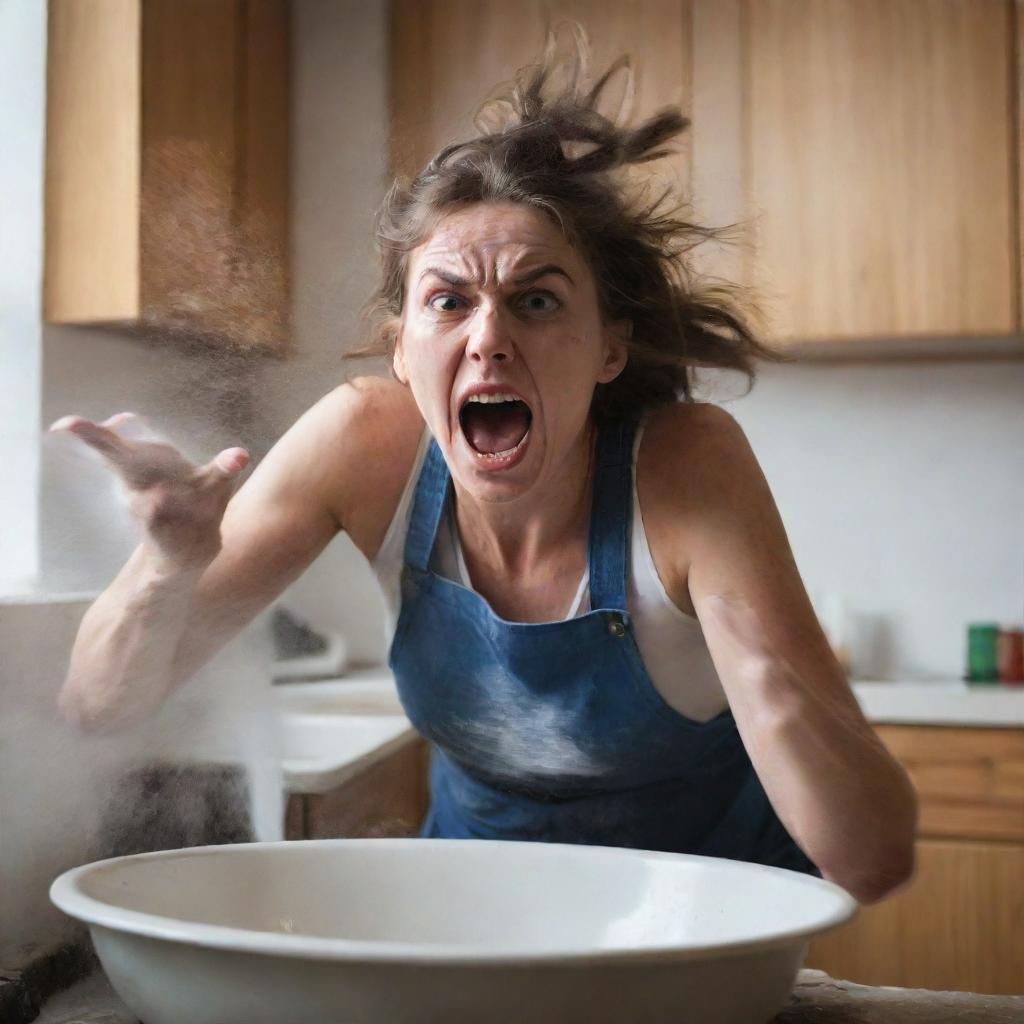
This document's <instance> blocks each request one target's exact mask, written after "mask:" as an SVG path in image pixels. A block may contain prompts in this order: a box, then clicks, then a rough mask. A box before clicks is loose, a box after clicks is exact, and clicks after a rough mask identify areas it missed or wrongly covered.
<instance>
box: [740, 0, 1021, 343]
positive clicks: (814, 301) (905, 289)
mask: <svg viewBox="0 0 1024 1024" xmlns="http://www.w3.org/2000/svg"><path fill="white" fill-rule="evenodd" d="M744 10H745V18H746V23H745V25H744V26H743V37H744V40H745V41H746V50H747V53H748V55H749V60H748V66H747V69H746V74H747V83H746V85H747V88H746V101H747V110H746V117H747V118H748V123H749V136H748V140H747V141H748V151H747V154H746V158H747V161H748V167H747V168H746V175H747V181H748V183H749V202H750V213H751V214H753V215H754V216H755V217H756V221H755V223H754V226H753V229H754V251H755V256H754V261H753V273H752V275H751V277H752V282H753V283H754V284H755V285H757V286H758V287H759V288H762V289H764V290H765V291H766V292H767V293H768V294H769V297H770V296H772V295H777V296H779V297H780V298H781V299H782V301H780V302H779V303H778V304H777V306H776V316H777V334H778V337H779V338H780V339H785V340H796V339H812V340H813V339H821V340H825V341H841V340H843V339H859V338H870V337H882V338H884V337H893V338H896V337H899V336H907V335H956V336H966V335H1000V334H1002V335H1008V334H1013V333H1014V332H1015V330H1016V328H1017V309H1016V301H1017V299H1016V278H1017V273H1018V268H1017V261H1016V252H1015V244H1016V243H1015V237H1014V236H1015V222H1016V206H1017V197H1016V188H1017V185H1016V181H1015V175H1014V161H1015V154H1014V145H1015V143H1014V132H1013V114H1014V108H1013V102H1012V93H1013V88H1014V67H1013V33H1014V11H1013V5H1012V3H1009V2H1007V0H970V2H969V3H960V2H952V3H950V2H949V0H748V2H746V3H745V4H744Z"/></svg>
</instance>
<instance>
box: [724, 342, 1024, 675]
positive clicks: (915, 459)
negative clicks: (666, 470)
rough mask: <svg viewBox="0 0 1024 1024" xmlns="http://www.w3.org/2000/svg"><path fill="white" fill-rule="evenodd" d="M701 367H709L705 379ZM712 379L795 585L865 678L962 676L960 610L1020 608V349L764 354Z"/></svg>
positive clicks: (1016, 614) (989, 615)
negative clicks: (982, 356)
mask: <svg viewBox="0 0 1024 1024" xmlns="http://www.w3.org/2000/svg"><path fill="white" fill-rule="evenodd" d="M709 380H710V378H709ZM737 390H738V389H737V388H736V386H735V383H734V382H729V381H727V379H719V380H718V381H717V382H710V383H709V384H708V386H707V388H706V392H705V393H706V394H707V396H708V397H710V398H712V399H717V400H722V402H723V404H724V405H725V407H726V408H727V409H729V411H730V412H731V413H732V414H733V415H734V416H736V418H737V419H738V420H739V422H740V423H741V424H742V426H743V427H744V429H745V431H746V433H747V436H748V437H749V439H750V441H751V444H752V445H753V448H754V450H755V452H756V453H757V455H758V457H759V459H760V461H761V464H762V466H763V468H764V471H765V475H766V476H767V478H768V482H769V484H770V485H771V487H772V489H773V491H774V493H775V497H776V501H777V502H778V505H779V508H780V510H781V512H782V516H783V520H784V522H785V524H786V528H787V530H788V531H789V536H790V541H791V543H792V545H793V549H794V552H795V554H796V558H797V562H798V565H799V566H800V569H801V572H802V574H803V576H804V581H805V583H806V584H807V587H808V590H809V591H810V592H811V593H812V595H813V596H814V597H815V598H816V599H819V600H820V601H821V603H825V602H824V600H823V599H824V597H825V595H828V594H836V595H841V596H842V598H843V599H844V601H845V604H846V606H847V609H848V612H849V615H850V618H851V620H852V621H851V623H850V634H851V636H852V638H853V640H854V641H855V643H856V644H857V650H856V651H855V652H854V653H855V665H854V668H855V669H856V670H857V673H858V674H859V675H860V676H862V677H865V678H872V677H874V678H929V677H933V676H938V677H945V678H959V677H961V676H962V673H963V669H964V664H965V651H966V644H965V636H966V625H967V623H969V622H977V621H997V622H1018V623H1019V622H1021V621H1022V620H1024V362H1019V361H1018V362H972V363H916V364H914V363H903V364H876V365H858V366H852V365H851V366H838V365H830V366H799V365H797V366H793V365H784V366H770V367H767V368H765V369H764V370H763V371H762V374H761V378H760V380H759V382H758V383H757V384H756V385H755V387H754V389H753V391H752V392H751V393H750V394H749V395H748V396H746V397H743V398H739V399H736V400H729V395H730V393H731V394H733V395H735V394H736V392H737Z"/></svg>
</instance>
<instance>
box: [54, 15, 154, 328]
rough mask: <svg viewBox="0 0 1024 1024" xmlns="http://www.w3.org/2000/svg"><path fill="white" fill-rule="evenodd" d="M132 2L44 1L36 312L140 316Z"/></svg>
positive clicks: (74, 319) (63, 318)
mask: <svg viewBox="0 0 1024 1024" xmlns="http://www.w3.org/2000/svg"><path fill="white" fill-rule="evenodd" d="M140 31H141V7H140V0H51V3H50V8H49V40H48V53H47V73H46V86H47V100H46V198H45V203H46V221H45V253H44V283H43V318H44V320H46V321H47V322H49V323H97V322H105V321H110V320H133V319H135V318H136V317H137V316H138V313H139V303H140V298H139V229H138V224H139V201H140V200H139V189H140V162H139V137H140V130H141V124H140V106H139V93H138V80H139V68H140V61H141V37H140Z"/></svg>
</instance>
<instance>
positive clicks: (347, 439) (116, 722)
mask: <svg viewBox="0 0 1024 1024" xmlns="http://www.w3.org/2000/svg"><path fill="white" fill-rule="evenodd" d="M381 383H382V384H384V382H381ZM385 392H386V389H385ZM380 393H381V388H378V387H373V386H371V387H368V388H366V387H364V388H360V387H353V386H352V385H345V386H343V387H340V388H338V389H336V390H335V391H333V392H331V393H330V394H329V395H327V396H326V397H325V398H323V399H322V400H321V401H320V402H319V403H317V405H315V406H314V407H313V408H312V409H310V410H309V411H308V412H307V413H305V414H304V415H303V416H302V417H301V418H300V419H299V420H298V422H297V423H296V424H295V425H294V426H293V427H292V428H291V429H290V430H289V431H288V432H287V433H286V434H285V435H284V437H282V438H281V440H280V441H279V442H278V443H277V444H276V445H275V446H274V448H273V449H272V451H271V452H270V453H269V454H268V455H267V456H266V458H265V459H263V461H262V462H261V463H260V465H259V466H258V467H257V469H256V470H255V471H254V472H253V474H252V476H251V477H250V479H249V480H247V481H246V483H245V485H244V486H243V487H241V488H240V489H239V490H238V492H237V493H236V494H235V495H234V496H233V497H231V491H232V489H233V483H234V481H233V477H234V476H235V475H236V474H237V472H239V471H240V469H241V468H243V467H244V465H245V463H246V461H247V455H246V453H245V452H244V451H243V450H242V449H229V450H227V451H225V452H221V453H220V455H218V456H217V457H216V458H215V459H214V460H213V461H212V462H211V463H209V464H208V465H207V466H205V467H202V468H201V469H196V468H195V467H192V466H191V465H189V464H188V463H186V462H185V461H184V459H182V458H181V456H180V455H178V453H177V452H175V451H174V450H173V449H171V448H169V446H165V445H153V444H151V443H141V442H133V441H129V440H126V439H124V438H123V437H121V436H120V435H118V434H117V432H116V429H115V427H116V426H117V423H116V419H117V418H115V420H113V421H107V423H106V424H103V425H97V424H91V423H88V421H84V420H80V419H78V418H72V417H68V418H66V419H65V420H62V421H60V422H59V423H57V424H55V425H54V427H55V429H63V430H69V431H70V432H72V433H75V434H77V435H78V436H79V437H80V438H81V439H82V440H83V441H85V442H86V443H88V444H90V445H91V446H92V447H94V448H97V449H98V450H99V451H100V452H101V453H102V454H103V455H104V457H105V458H106V459H107V460H108V462H110V463H111V465H112V466H113V468H114V469H115V470H116V471H117V472H118V473H119V474H120V476H121V477H122V479H123V480H124V482H125V486H126V488H127V490H128V494H129V500H130V501H131V504H132V508H133V511H134V512H135V514H136V516H137V517H138V518H139V519H140V520H141V521H142V523H143V528H144V531H145V533H144V539H143V541H142V543H141V544H140V545H139V546H138V547H137V548H136V549H135V551H134V552H133V554H132V555H131V557H130V558H129V560H128V562H127V563H126V564H125V566H124V567H123V568H122V570H121V571H120V572H119V573H118V575H117V577H116V578H115V579H114V581H113V582H112V583H111V584H110V586H109V587H108V588H107V589H106V590H105V591H104V592H103V594H101V595H100V597H99V598H98V599H97V600H96V601H95V603H94V604H93V605H92V606H91V607H90V609H89V610H88V612H87V613H86V615H85V617H84V619H83V620H82V624H81V626H80V628H79V633H78V637H77V639H76V641H75V645H74V648H73V650H72V654H71V661H70V665H69V669H68V674H67V679H66V681H65V684H64V687H63V689H62V691H61V695H60V707H61V710H62V712H63V713H64V715H65V716H66V717H67V718H69V719H70V720H71V721H73V722H74V723H76V724H77V725H78V726H79V727H80V728H82V729H83V730H86V731H96V730H102V729H110V728H116V727H118V726H123V725H127V724H130V723H132V722H134V721H137V720H138V719H140V718H142V717H144V716H145V715H146V714H147V713H148V712H150V711H151V710H153V709H154V708H156V707H157V706H158V705H159V704H160V703H161V702H162V701H163V700H164V698H165V697H166V696H167V695H168V694H169V693H170V691H171V690H172V689H174V687H175V686H177V685H178V684H180V683H181V682H183V681H185V680H187V679H188V678H189V677H191V676H192V675H193V674H194V673H195V672H196V670H197V669H199V668H200V667H201V666H202V665H203V664H204V663H205V662H206V661H207V660H208V659H209V658H210V657H212V656H213V654H215V653H216V651H217V650H218V649H219V648H221V647H222V646H223V645H224V644H225V643H226V642H227V641H228V640H229V639H231V637H232V636H234V635H235V634H236V633H237V632H238V631H239V630H240V629H241V628H242V627H243V626H244V625H245V624H246V623H247V622H249V621H250V620H251V619H252V618H253V617H254V616H255V615H256V614H257V613H258V612H259V611H260V610H261V609H263V608H265V607H266V606H267V605H268V604H270V603H271V602H272V601H273V600H274V599H275V598H276V597H277V596H278V595H279V594H280V593H281V592H282V591H283V590H285V588H286V587H287V586H288V585H289V584H290V583H292V582H293V581H294V580H295V579H296V578H297V577H298V576H299V575H301V573H302V572H303V571H304V570H305V569H306V568H307V566H308V565H309V564H310V563H311V562H312V561H313V559H314V558H316V556H317V555H318V554H319V553H320V552H321V551H322V550H323V549H324V547H325V546H326V545H327V544H328V542H329V541H330V540H331V539H332V538H333V537H334V536H335V534H336V533H337V532H338V530H339V529H341V528H343V526H344V525H345V521H346V517H347V514H348V513H347V510H348V509H352V508H359V509H364V508H365V507H366V505H367V503H369V504H370V505H372V504H374V501H373V498H374V495H373V493H372V492H373V489H374V487H375V486H376V480H375V474H374V473H373V472H372V471H370V472H368V471H367V459H366V453H367V452H368V451H371V452H373V453H374V459H373V460H372V461H373V462H376V463H377V464H378V465H386V463H387V462H388V458H387V450H386V447H385V448H384V449H383V450H382V449H381V448H380V447H377V448H376V450H375V451H374V449H373V448H370V447H368V445H372V444H374V443H375V442H378V441H379V435H380V427H379V424H377V422H376V421H377V420H379V419H380V417H381V415H382V414H383V415H386V413H387V408H386V406H387V401H386V400H385V401H384V402H383V403H382V402H381V400H380ZM382 405H383V406H384V408H382ZM229 499H230V500H229Z"/></svg>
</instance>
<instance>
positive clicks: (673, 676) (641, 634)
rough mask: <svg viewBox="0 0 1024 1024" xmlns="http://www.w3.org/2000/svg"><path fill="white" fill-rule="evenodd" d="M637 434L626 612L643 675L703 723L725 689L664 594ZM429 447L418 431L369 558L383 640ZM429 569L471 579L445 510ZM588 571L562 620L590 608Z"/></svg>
mask: <svg viewBox="0 0 1024 1024" xmlns="http://www.w3.org/2000/svg"><path fill="white" fill-rule="evenodd" d="M642 438H643V425H641V426H640V427H639V429H638V430H637V432H636V438H635V440H634V442H633V530H632V539H631V550H630V572H629V582H628V585H627V593H626V604H627V606H628V607H627V610H628V611H629V614H630V616H631V617H632V619H633V627H634V629H635V631H636V640H637V646H638V647H639V648H640V656H641V657H642V658H643V662H644V666H645V667H646V669H647V674H648V675H649V676H650V677H651V681H652V682H653V683H654V686H655V689H656V690H657V691H658V693H659V694H660V695H661V697H662V699H663V700H664V701H665V703H666V704H668V705H669V706H670V707H671V708H673V709H675V710H676V711H678V712H679V713H680V714H682V715H685V716H686V717H687V718H692V719H694V720H695V721H698V722H706V721H707V720H708V719H710V718H713V717H714V716H715V715H717V714H719V713H720V712H722V711H724V710H725V708H726V707H728V701H727V700H726V696H725V691H724V690H723V689H722V684H721V682H720V680H719V678H718V673H717V672H716V671H715V666H714V663H713V662H712V661H711V655H710V654H709V653H708V648H707V644H706V643H705V642H704V634H703V632H702V631H701V628H700V623H699V622H698V621H697V619H696V618H694V617H693V616H692V615H687V614H686V612H684V611H683V610H682V609H681V608H679V607H677V606H676V605H675V604H673V602H672V600H671V598H670V597H669V596H668V594H667V593H666V592H665V587H664V586H663V585H662V582H661V579H660V577H659V576H658V570H657V569H656V568H655V565H654V559H653V558H652V557H651V549H650V546H649V545H648V543H647V533H646V531H645V530H644V520H643V515H642V514H641V510H640V502H639V500H638V498H637V493H636V461H637V454H638V453H639V451H640V442H641V439H642ZM429 445H430V433H429V431H427V430H424V432H423V437H422V438H421V440H420V446H419V449H418V451H417V453H416V459H415V462H414V463H413V467H412V472H411V473H410V474H409V479H408V480H407V481H406V484H405V489H404V490H403V491H402V497H401V500H400V501H399V503H398V508H397V509H396V510H395V514H394V517H393V518H392V520H391V523H390V525H389V526H388V531H387V533H386V534H385V536H384V543H383V544H382V545H381V548H380V551H378V552H377V556H376V557H375V558H374V559H373V562H372V563H371V567H372V569H373V572H374V573H375V575H376V577H377V580H378V582H379V583H380V587H381V590H382V591H383V592H384V600H385V604H386V606H387V612H388V624H387V628H388V642H389V643H390V638H391V637H392V636H393V635H394V630H395V624H396V622H397V621H398V612H399V606H400V605H401V601H402V595H401V578H402V561H403V555H404V552H405V535H406V533H407V531H408V529H409V519H410V517H411V516H412V503H413V498H414V496H415V493H416V481H417V480H418V479H419V475H420V469H421V468H422V465H423V460H424V458H425V457H426V454H427V449H428V447H429ZM431 569H432V570H433V571H434V572H436V573H437V574H438V575H439V576H443V577H445V578H446V579H450V580H453V581H455V582H456V583H459V584H461V585H462V586H464V587H466V588H467V589H470V590H472V589H473V585H472V583H471V581H470V579H469V573H468V572H467V570H466V560H465V558H464V556H463V553H462V545H461V543H460V541H459V535H458V530H457V528H456V525H455V519H454V516H452V515H450V514H447V515H446V516H445V522H444V523H443V524H442V528H441V529H440V530H439V531H438V536H437V545H436V547H435V550H434V554H433V558H432V561H431ZM589 584H590V569H589V567H588V568H587V569H586V570H585V571H584V573H583V578H582V579H581V580H580V584H579V587H578V588H577V591H576V597H575V599H574V600H573V603H572V606H571V610H570V611H569V614H568V615H567V616H566V618H567V619H571V618H575V617H576V616H577V615H583V614H585V613H586V612H588V611H589V610H590V586H589Z"/></svg>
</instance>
